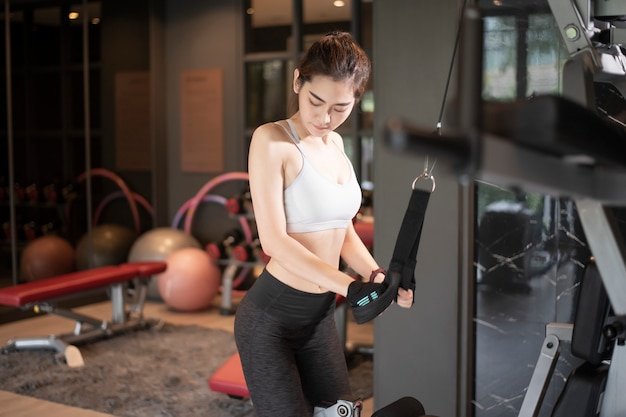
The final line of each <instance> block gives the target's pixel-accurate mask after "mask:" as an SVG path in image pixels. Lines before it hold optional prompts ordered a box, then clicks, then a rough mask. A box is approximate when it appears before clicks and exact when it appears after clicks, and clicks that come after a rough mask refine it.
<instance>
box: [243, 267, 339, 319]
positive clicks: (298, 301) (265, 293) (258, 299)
mask: <svg viewBox="0 0 626 417" xmlns="http://www.w3.org/2000/svg"><path fill="white" fill-rule="evenodd" d="M335 297H336V296H335V294H334V293H332V292H325V293H321V294H315V293H308V292H304V291H300V290H297V289H295V288H292V287H290V286H289V285H287V284H285V283H283V282H281V281H279V280H278V279H277V278H276V277H274V276H273V275H272V274H270V273H269V272H267V271H266V270H263V272H262V273H261V275H259V277H258V278H257V279H256V281H255V283H254V284H253V285H252V287H251V288H250V289H249V290H248V292H247V294H246V298H248V299H249V300H250V301H252V302H253V303H254V304H255V305H256V306H257V307H259V308H261V309H262V310H263V311H264V312H266V313H267V314H269V315H271V316H272V317H274V318H276V319H277V320H279V321H281V322H283V323H297V324H312V323H316V322H318V321H320V320H321V319H323V318H324V317H326V316H327V315H328V314H330V313H332V312H333V311H334V308H335Z"/></svg>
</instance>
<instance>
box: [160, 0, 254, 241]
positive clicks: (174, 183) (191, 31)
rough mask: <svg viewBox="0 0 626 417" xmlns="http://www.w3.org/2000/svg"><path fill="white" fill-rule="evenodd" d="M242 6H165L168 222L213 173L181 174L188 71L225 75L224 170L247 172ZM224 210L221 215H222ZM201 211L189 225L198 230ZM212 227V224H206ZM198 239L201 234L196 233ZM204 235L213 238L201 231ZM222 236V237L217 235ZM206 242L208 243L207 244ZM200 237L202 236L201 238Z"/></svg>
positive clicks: (190, 1) (218, 1)
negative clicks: (182, 90)
mask: <svg viewBox="0 0 626 417" xmlns="http://www.w3.org/2000/svg"><path fill="white" fill-rule="evenodd" d="M243 14H244V11H243V2H240V1H232V0H211V1H205V0H185V1H184V2H182V1H179V0H169V1H167V4H166V16H167V18H166V19H167V20H166V27H167V31H166V34H165V77H166V114H167V138H168V139H167V144H168V145H167V155H168V156H167V164H168V168H167V172H168V182H169V188H168V191H169V192H168V194H169V207H168V213H169V215H168V218H169V219H170V220H171V219H173V218H174V215H175V214H176V212H177V210H178V209H179V208H180V207H181V206H182V205H183V204H184V203H185V202H186V201H187V200H188V199H190V198H192V197H193V196H194V195H195V194H196V192H198V191H199V190H200V189H201V188H202V187H203V186H204V185H205V184H206V183H207V182H208V181H209V180H211V179H212V178H213V177H214V176H215V175H216V174H196V173H185V172H182V171H181V166H180V146H179V145H180V139H181V138H180V74H181V72H182V71H184V70H189V69H208V68H221V69H222V70H223V74H224V86H223V88H224V90H223V93H224V161H225V166H224V171H225V172H231V171H242V170H245V169H246V150H247V144H246V143H245V132H244V113H243V109H244V106H243V105H242V103H243V100H244V82H243V80H244V76H243V74H244V67H243V60H242V57H243V20H244V19H243V18H242V16H243ZM222 211H223V210H222ZM215 215H216V213H215V210H212V209H211V207H208V208H207V209H203V210H202V212H201V213H200V214H199V216H198V218H197V219H196V218H195V217H194V224H196V222H197V223H198V224H199V226H198V228H199V229H202V224H205V221H204V218H203V216H206V217H212V216H213V217H214V216H215ZM210 223H212V224H215V219H214V218H213V221H210ZM194 232H195V233H199V234H203V233H205V231H203V230H195V229H194ZM206 234H207V236H209V237H217V236H213V235H214V234H215V233H211V232H210V231H206ZM220 235H221V232H220ZM209 237H207V239H209ZM200 238H202V236H200Z"/></svg>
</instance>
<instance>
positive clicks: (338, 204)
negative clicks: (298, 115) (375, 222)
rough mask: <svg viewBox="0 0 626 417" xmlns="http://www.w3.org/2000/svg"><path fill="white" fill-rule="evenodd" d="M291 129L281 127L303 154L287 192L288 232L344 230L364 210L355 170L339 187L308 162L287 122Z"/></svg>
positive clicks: (290, 122) (294, 131)
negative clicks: (300, 166)
mask: <svg viewBox="0 0 626 417" xmlns="http://www.w3.org/2000/svg"><path fill="white" fill-rule="evenodd" d="M287 123H288V124H289V128H290V129H291V131H289V130H287V128H285V127H284V126H282V125H280V124H279V123H276V124H278V125H279V126H281V127H282V128H283V129H284V130H285V132H287V135H288V136H289V137H290V138H291V140H292V141H293V143H294V144H295V145H296V146H297V147H298V149H299V150H300V153H301V154H302V169H301V170H300V172H299V173H298V176H297V177H296V178H295V179H294V180H293V182H292V183H291V184H289V186H288V187H287V188H285V191H284V205H285V215H286V217H287V232H288V233H305V232H317V231H320V230H327V229H345V228H346V227H348V224H350V222H351V221H352V219H353V218H354V216H355V215H356V213H357V212H358V211H359V208H360V207H361V198H362V195H361V187H360V186H359V183H358V181H357V179H356V174H355V172H354V167H353V166H352V163H351V162H350V159H349V158H348V156H347V155H345V154H344V156H345V157H346V161H348V165H350V170H351V171H352V172H351V175H350V179H349V180H348V181H347V182H346V183H344V184H337V183H334V182H332V181H330V180H329V179H328V178H326V177H324V176H323V175H321V174H320V173H319V172H318V171H317V170H316V169H315V167H314V166H313V165H312V164H311V162H310V161H308V160H307V157H306V154H305V153H304V150H303V149H302V147H301V146H300V138H299V137H298V133H297V132H296V129H295V126H294V125H293V122H292V121H291V120H289V119H287Z"/></svg>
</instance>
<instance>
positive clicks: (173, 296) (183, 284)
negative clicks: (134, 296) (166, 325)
mask: <svg viewBox="0 0 626 417" xmlns="http://www.w3.org/2000/svg"><path fill="white" fill-rule="evenodd" d="M166 262H167V270H166V271H165V272H163V273H162V274H159V275H158V277H157V283H158V288H159V294H160V295H161V298H162V299H163V301H164V302H165V303H166V304H167V305H168V306H169V307H171V308H172V309H174V310H179V311H200V310H204V309H207V308H209V307H210V306H211V305H212V304H213V299H214V298H215V296H216V295H217V292H218V290H219V286H220V283H221V272H220V269H219V268H218V267H217V265H215V264H214V263H213V261H212V260H211V258H210V257H209V254H208V253H207V252H206V251H204V250H202V249H199V248H193V247H190V248H182V249H179V250H177V251H175V252H173V253H172V254H170V255H169V256H168V257H167V259H166Z"/></svg>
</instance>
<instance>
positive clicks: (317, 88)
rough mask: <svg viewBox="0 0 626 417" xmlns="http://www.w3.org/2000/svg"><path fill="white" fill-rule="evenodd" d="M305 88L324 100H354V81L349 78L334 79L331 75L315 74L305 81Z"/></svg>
mask: <svg viewBox="0 0 626 417" xmlns="http://www.w3.org/2000/svg"><path fill="white" fill-rule="evenodd" d="M305 87H306V88H307V90H308V91H309V92H310V93H311V94H313V95H314V96H315V97H317V98H319V99H321V100H323V101H326V102H341V103H348V102H350V101H352V100H354V83H353V82H352V80H350V79H344V80H334V79H333V78H332V77H328V76H323V75H316V76H313V77H311V80H310V81H309V82H307V83H305Z"/></svg>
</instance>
